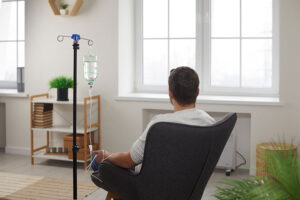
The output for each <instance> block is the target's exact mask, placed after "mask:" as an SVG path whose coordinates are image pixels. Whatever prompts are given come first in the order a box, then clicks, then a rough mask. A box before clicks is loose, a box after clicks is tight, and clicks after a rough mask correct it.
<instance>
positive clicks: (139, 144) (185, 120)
mask: <svg viewBox="0 0 300 200" xmlns="http://www.w3.org/2000/svg"><path fill="white" fill-rule="evenodd" d="M158 122H174V123H179V124H188V125H195V126H207V125H211V124H214V123H215V122H216V121H215V119H214V118H212V117H211V116H210V115H209V114H207V113H206V112H205V111H203V110H199V109H196V108H192V109H185V110H181V111H177V112H174V113H167V114H162V115H156V116H155V117H153V118H152V120H151V121H150V122H149V124H148V125H147V128H146V129H145V130H144V132H143V134H142V135H141V136H140V137H139V139H137V141H135V143H134V144H133V145H132V147H131V149H130V156H131V159H132V160H133V161H134V162H135V163H136V164H141V163H142V161H143V157H144V149H145V143H146V137H147V134H148V131H149V128H150V127H151V126H152V125H153V124H155V123H158ZM136 171H138V170H136Z"/></svg>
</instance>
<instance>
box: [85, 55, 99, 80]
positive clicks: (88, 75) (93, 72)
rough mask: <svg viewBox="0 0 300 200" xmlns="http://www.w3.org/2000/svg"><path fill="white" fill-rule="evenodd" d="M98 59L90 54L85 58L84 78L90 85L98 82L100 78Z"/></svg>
mask: <svg viewBox="0 0 300 200" xmlns="http://www.w3.org/2000/svg"><path fill="white" fill-rule="evenodd" d="M97 62H98V58H97V56H95V55H94V54H91V53H90V52H89V54H88V55H87V56H84V57H83V70H84V78H85V80H87V81H88V83H89V84H90V85H92V84H93V82H94V81H95V80H96V78H97V76H98V63H97Z"/></svg>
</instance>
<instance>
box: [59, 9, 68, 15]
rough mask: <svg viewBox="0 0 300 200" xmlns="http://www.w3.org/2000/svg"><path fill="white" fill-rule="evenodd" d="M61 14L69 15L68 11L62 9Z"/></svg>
mask: <svg viewBox="0 0 300 200" xmlns="http://www.w3.org/2000/svg"><path fill="white" fill-rule="evenodd" d="M59 12H60V14H61V15H67V14H68V11H67V9H60V10H59Z"/></svg>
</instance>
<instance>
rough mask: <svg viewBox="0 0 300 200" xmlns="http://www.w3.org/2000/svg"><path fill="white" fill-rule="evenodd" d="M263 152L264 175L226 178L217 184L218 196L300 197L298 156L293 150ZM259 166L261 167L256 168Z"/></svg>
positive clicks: (241, 199) (229, 199)
mask: <svg viewBox="0 0 300 200" xmlns="http://www.w3.org/2000/svg"><path fill="white" fill-rule="evenodd" d="M292 146H293V145H291V148H290V149H289V151H288V153H286V152H285V153H282V152H281V151H279V148H280V147H278V146H275V145H274V147H273V148H275V151H272V152H269V153H268V155H263V157H264V160H265V167H266V171H267V175H266V176H263V177H257V176H256V177H253V178H248V179H243V180H225V181H223V184H224V185H225V186H224V187H217V193H216V194H215V195H214V196H215V197H216V198H217V199H218V200H300V162H299V161H300V159H299V157H298V156H297V155H294V154H295V152H293V150H292ZM257 170H261V169H257Z"/></svg>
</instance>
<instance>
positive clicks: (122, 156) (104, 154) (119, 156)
mask: <svg viewBox="0 0 300 200" xmlns="http://www.w3.org/2000/svg"><path fill="white" fill-rule="evenodd" d="M93 155H97V157H96V158H95V160H96V161H97V162H99V163H101V162H102V161H103V160H106V159H107V160H108V161H109V162H111V163H113V164H114V165H117V166H119V167H123V168H132V167H134V166H135V165H136V164H135V163H134V162H133V160H132V159H131V156H130V153H129V152H123V153H114V154H111V153H109V152H108V151H104V150H98V151H94V152H93Z"/></svg>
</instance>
